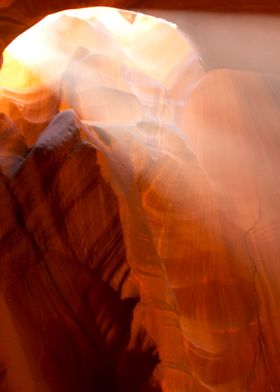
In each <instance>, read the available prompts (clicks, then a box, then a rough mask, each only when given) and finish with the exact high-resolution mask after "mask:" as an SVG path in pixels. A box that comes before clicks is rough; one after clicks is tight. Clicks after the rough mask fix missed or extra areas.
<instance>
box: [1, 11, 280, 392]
mask: <svg viewBox="0 0 280 392" xmlns="http://www.w3.org/2000/svg"><path fill="white" fill-rule="evenodd" d="M174 18H175V16H174ZM176 18H177V20H178V24H179V25H180V26H181V27H182V28H184V29H185V31H186V32H188V26H192V28H190V27H189V28H190V30H189V34H190V35H191V37H192V40H193V43H194V45H193V50H192V51H191V52H190V53H189V52H187V54H186V56H187V59H188V61H187V62H186V63H185V62H183V63H182V64H181V63H179V65H181V67H180V66H178V67H177V65H178V64H177V65H176V67H175V69H176V72H178V74H179V77H176V75H177V73H175V74H173V73H172V72H171V76H170V75H168V78H167V79H164V78H163V77H162V74H161V72H163V71H162V70H163V67H161V68H160V71H161V72H158V73H156V72H154V73H153V70H150V71H149V72H151V73H152V74H153V77H154V78H155V79H156V78H157V77H158V79H157V82H158V84H157V83H154V82H155V81H154V80H153V83H151V79H149V78H147V79H140V80H142V83H143V84H142V85H141V83H139V86H138V85H137V83H136V82H137V80H138V79H137V77H140V76H139V74H137V73H136V74H134V73H133V74H131V75H133V76H135V75H136V76H137V77H136V76H135V79H133V77H132V76H131V79H132V80H133V82H134V83H135V84H134V85H133V89H134V90H133V92H134V93H135V95H136V96H137V98H138V99H140V98H141V99H143V100H144V98H146V94H147V96H148V97H153V99H151V101H149V103H150V105H151V107H152V109H150V111H148V113H149V116H150V117H148V118H149V119H150V118H151V113H152V114H153V115H154V120H155V119H157V118H159V119H160V120H162V123H161V127H158V126H154V127H153V126H151V124H150V123H148V121H147V118H145V120H146V122H145V121H144V120H142V121H139V123H137V125H135V124H134V123H133V121H132V123H130V122H129V121H130V120H134V116H135V117H137V116H138V115H139V113H138V105H136V104H135V100H134V99H131V100H130V99H129V97H128V96H126V95H124V94H123V95H118V102H117V103H118V104H116V103H115V101H114V96H113V95H110V96H109V95H108V96H107V99H108V101H107V102H109V101H110V104H111V105H109V103H107V106H106V105H105V109H106V110H104V107H103V106H102V102H101V100H100V101H99V99H95V100H94V99H91V100H89V97H90V98H91V97H96V96H97V97H100V96H101V97H102V95H100V96H99V95H98V94H97V93H96V95H94V94H93V93H92V89H89V90H90V93H89V92H88V91H87V89H86V87H87V81H89V82H88V85H90V83H93V82H90V78H89V79H87V76H88V75H87V74H86V72H87V71H88V68H87V67H85V68H81V69H83V71H84V73H77V69H79V68H75V67H78V65H79V66H80V65H81V64H82V65H83V66H84V65H85V64H86V66H88V65H90V70H91V69H92V68H94V67H92V64H95V65H96V64H97V65H98V66H96V68H94V70H95V71H96V72H97V73H98V75H102V77H104V80H106V82H107V79H106V76H107V74H106V72H105V71H107V70H109V71H108V73H109V72H112V70H113V71H115V68H113V65H114V64H118V61H119V57H118V55H117V54H116V55H115V57H114V61H113V63H111V62H109V61H108V62H105V61H103V62H102V61H100V63H99V62H97V60H98V61H99V60H100V58H99V57H98V56H96V57H93V59H94V61H95V62H92V57H88V53H87V51H79V52H76V53H75V55H76V57H75V58H74V59H73V58H71V59H70V62H69V64H68V66H67V68H66V70H65V72H64V73H63V75H64V79H63V78H62V84H61V86H62V88H63V94H62V98H61V99H62V100H63V105H62V106H60V113H58V114H56V115H55V116H53V113H54V112H57V111H58V109H59V106H56V100H55V99H53V98H54V97H56V95H55V94H51V93H50V91H49V90H48V88H46V90H43V93H44V94H43V95H42V99H41V101H40V105H37V106H36V105H34V102H33V101H32V99H31V100H30V99H29V98H28V99H27V98H26V97H30V96H28V95H26V94H25V93H24V94H23V95H22V97H23V101H24V102H25V103H26V105H27V106H26V108H27V109H28V110H26V111H23V112H21V111H20V106H19V108H17V107H16V106H15V104H14V102H13V103H11V102H8V103H7V97H4V98H3V99H2V101H1V105H2V110H3V111H4V112H5V113H6V114H9V116H10V117H11V119H10V118H8V117H7V116H6V115H4V114H3V115H1V118H0V167H1V178H0V193H1V195H0V200H1V201H0V219H1V224H0V230H1V232H0V233H1V235H0V241H1V242H0V252H1V264H0V289H1V296H0V314H1V325H0V366H1V368H0V391H1V392H2V391H3V392H5V391H15V392H22V391H23V392H29V391H43V392H45V391H48V392H49V391H52V392H58V391H59V392H60V391H65V392H68V391H71V392H72V391H73V392H76V391H127V392H129V391H141V392H146V391H171V392H173V391H176V392H177V391H179V392H181V391H182V392H185V391H193V392H195V391H198V392H204V391H214V392H216V391H217V392H229V391H230V392H241V391H246V392H265V391H273V392H277V391H278V390H279V389H280V379H279V369H278V368H279V356H280V352H279V340H280V335H279V331H278V326H279V323H280V322H279V316H278V314H279V295H280V293H279V281H280V272H279V267H278V262H279V257H280V249H279V238H280V226H279V214H280V208H279V207H280V206H279V178H278V177H279V176H278V167H279V154H278V150H279V148H278V145H279V123H280V121H279V120H280V110H279V85H280V84H279V73H278V72H279V71H278V69H279V68H278V65H279V63H278V61H279V57H278V56H277V55H275V54H274V53H275V52H274V50H275V48H276V47H277V45H275V42H276V41H277V39H275V37H276V36H275V34H274V32H275V31H276V32H277V31H278V32H279V27H277V26H278V24H277V23H278V22H277V19H276V21H275V19H274V18H271V19H266V20H265V21H262V22H260V21H259V19H254V20H250V23H251V24H249V23H248V26H249V28H248V29H246V28H245V27H244V24H242V23H243V22H242V20H241V22H240V23H239V22H238V23H237V24H235V22H232V20H231V18H230V17H227V18H228V19H226V21H227V28H226V30H225V29H224V20H225V19H224V18H223V17H222V18H220V19H214V22H215V23H214V22H213V20H211V18H210V19H209V17H207V18H206V19H203V18H204V16H199V18H201V19H195V18H194V17H193V16H191V17H189V18H190V19H188V17H187V16H186V19H185V20H183V21H182V20H180V18H178V15H177V16H176ZM192 18H193V19H192ZM241 19H242V18H241ZM197 20H200V21H203V22H204V23H203V26H205V27H204V29H203V27H201V28H200V29H196V28H195V27H194V26H195V25H196V21H197ZM206 21H207V23H206ZM64 22H67V18H66V19H64ZM184 23H185V24H184ZM213 26H214V27H213ZM236 26H238V27H239V30H238V29H236ZM256 26H262V27H263V29H264V30H261V31H262V32H263V31H265V32H267V31H268V33H267V34H266V33H263V34H262V33H260V34H259V45H256V46H255V47H254V51H253V54H252V53H247V52H246V51H245V49H244V48H245V46H246V48H248V47H250V43H251V44H252V42H253V41H254V40H253V41H252V34H251V32H252V31H253V32H254V34H255V33H256V31H258V30H257V28H256ZM268 26H269V27H268ZM275 26H276V27H275ZM221 31H222V32H223V31H226V32H227V33H228V34H229V36H230V37H231V38H229V40H230V39H231V40H232V41H230V42H232V43H233V44H232V46H231V50H228V51H227V50H226V42H224V40H223V39H221ZM233 32H234V33H235V34H236V37H237V38H236V40H237V41H238V42H241V38H242V40H243V42H244V45H241V44H240V45H239V46H238V47H237V45H236V41H234V38H232V35H233ZM231 33H232V34H231ZM77 34H78V33H77ZM174 37H175V36H174ZM207 37H208V38H207ZM217 37H220V38H219V39H220V40H218V39H217V41H216V40H215V38H217ZM253 38H255V35H253ZM267 38H269V39H267ZM207 39H208V41H207ZM275 40H276V41H275ZM217 42H218V43H219V45H220V47H219V45H217ZM245 43H246V45H245ZM265 43H266V44H265ZM139 45H140V44H139ZM174 45H175V38H174ZM235 45H236V46H235ZM248 45H249V46H248ZM140 47H141V45H140ZM46 48H47V45H46ZM221 48H222V49H221ZM171 49H172V48H171ZM263 51H264V52H265V53H266V54H267V55H266V56H265V60H262V57H259V56H258V55H255V53H257V54H258V53H263ZM167 52H168V50H167V48H166V53H167ZM116 53H117V52H116ZM145 55H146V54H145ZM143 56H144V54H143ZM199 56H201V57H199ZM101 60H104V59H103V58H101ZM200 60H202V61H200ZM153 61H154V60H153ZM77 64H78V65H77ZM105 65H106V67H105ZM103 68H104V69H103ZM124 69H125V70H126V71H127V69H126V68H124ZM213 69H214V70H213ZM147 73H148V71H147ZM109 74H110V73H109ZM104 75H105V76H104ZM110 75H113V76H114V77H115V74H113V73H112V74H110ZM125 75H126V74H125ZM93 76H94V77H96V74H95V73H94V74H93ZM118 76H119V75H118ZM73 77H74V78H73ZM128 79H129V78H128ZM94 80H95V79H94ZM96 80H97V79H96ZM102 80H103V79H102ZM112 80H113V82H114V83H117V82H119V79H118V78H117V77H116V80H117V82H116V81H115V79H114V78H112ZM112 80H111V79H110V83H111V82H112ZM129 80H130V79H129ZM162 80H163V81H162ZM166 80H167V81H166ZM67 81H68V83H67ZM69 81H70V82H71V83H69ZM73 81H75V82H76V85H74V82H73ZM113 82H112V83H113ZM145 83H147V84H145ZM159 83H162V84H163V85H164V88H165V89H166V91H167V93H168V94H169V95H168V97H169V98H170V100H171V101H172V100H174V101H176V100H179V101H180V99H182V101H180V103H181V104H182V103H183V104H182V107H181V109H180V113H179V114H180V115H178V113H177V115H176V110H175V117H176V120H177V121H178V124H179V125H180V130H179V131H178V130H177V131H174V129H173V128H172V127H171V128H170V127H169V126H166V123H167V122H168V121H169V120H170V118H171V117H172V115H170V113H169V111H167V110H165V109H166V108H165V103H166V102H165V101H164V99H163V97H165V96H164V94H163V89H162V86H161V85H160V86H159ZM77 86H78V87H77ZM117 86H118V87H119V85H117ZM143 86H145V87H147V86H149V88H150V90H148V93H147V91H146V90H145V88H144V87H143ZM76 87H77V88H76ZM121 88H123V89H128V87H127V85H125V87H123V84H121V87H120V89H121ZM40 91H41V90H40ZM72 91H74V92H75V94H71V92H72ZM126 93H127V91H126ZM91 94H93V95H91ZM127 95H128V94H127ZM38 96H39V95H38ZM123 96H125V98H126V100H123V101H122V99H123ZM36 97H37V96H36ZM108 97H109V98H110V100H109V98H108ZM139 97H140V98H139ZM186 97H187V99H186V100H185V101H184V100H183V98H184V99H185V98H186ZM130 98H131V97H130ZM36 102H38V101H37V100H36ZM42 102H43V103H42ZM44 102H47V103H49V105H45V104H44ZM158 102H159V106H157V105H155V106H153V105H154V104H155V103H158ZM134 104H135V106H134ZM67 106H70V107H74V108H75V110H76V113H75V112H74V111H72V110H65V108H66V107H67ZM46 107H47V109H48V110H46ZM96 107H98V110H97V109H96ZM168 107H171V108H172V104H171V103H170V102H169V106H168ZM100 108H101V109H100ZM124 108H125V109H124ZM135 108H136V109H137V110H136V109H135ZM134 109H135V110H134ZM159 109H161V111H160V110H159ZM256 109H257V110H256ZM40 110H41V111H40ZM94 110H95V111H94ZM103 111H104V112H105V114H106V115H107V114H108V113H109V114H110V116H109V117H106V118H105V119H106V120H110V119H112V121H111V123H110V122H108V121H107V124H106V126H105V125H104V123H105V122H104V123H103V126H97V124H98V121H96V122H95V123H94V120H96V118H94V116H95V115H97V114H98V115H101V114H103ZM42 113H43V114H44V115H45V114H46V113H47V114H48V115H51V119H48V116H45V117H42V118H44V121H43V120H42V121H38V123H36V124H34V123H31V122H30V121H31V119H32V121H34V118H36V117H37V118H39V115H40V116H41V115H42ZM92 113H93V114H92ZM124 113H125V116H124ZM172 113H173V112H172ZM90 116H92V117H93V118H91V117H90ZM157 116H158V117H157ZM100 118H101V120H104V118H103V117H102V116H101V117H100ZM99 120H100V119H99ZM114 121H115V122H116V123H118V124H119V125H118V126H116V124H112V123H113V122H114ZM127 121H128V123H129V126H127V125H126V124H127V123H126V122H127ZM101 123H102V121H101ZM101 123H99V125H100V124H101ZM147 124H148V125H147Z"/></svg>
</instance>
